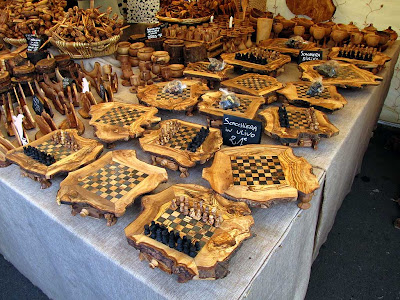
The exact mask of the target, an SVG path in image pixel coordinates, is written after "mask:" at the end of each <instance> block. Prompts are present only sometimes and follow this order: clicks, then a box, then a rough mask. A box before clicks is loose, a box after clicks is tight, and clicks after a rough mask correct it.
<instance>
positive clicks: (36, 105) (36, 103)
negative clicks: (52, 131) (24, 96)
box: [32, 95, 43, 116]
mask: <svg viewBox="0 0 400 300" xmlns="http://www.w3.org/2000/svg"><path fill="white" fill-rule="evenodd" d="M32 108H33V111H34V112H35V113H36V114H37V115H39V116H40V115H42V112H43V104H42V102H41V101H40V100H39V98H38V97H37V96H36V95H33V97H32Z"/></svg>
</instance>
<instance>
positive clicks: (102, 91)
mask: <svg viewBox="0 0 400 300" xmlns="http://www.w3.org/2000/svg"><path fill="white" fill-rule="evenodd" d="M99 96H100V98H101V99H103V100H105V98H106V89H105V88H104V85H103V84H100V91H99Z"/></svg>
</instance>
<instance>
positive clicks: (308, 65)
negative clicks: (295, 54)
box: [299, 60, 383, 88]
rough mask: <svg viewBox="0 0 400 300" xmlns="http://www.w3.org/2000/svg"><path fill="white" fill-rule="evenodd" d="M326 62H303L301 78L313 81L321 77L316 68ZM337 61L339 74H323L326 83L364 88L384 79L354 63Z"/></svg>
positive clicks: (300, 66) (323, 80)
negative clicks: (331, 75) (330, 75)
mask: <svg viewBox="0 0 400 300" xmlns="http://www.w3.org/2000/svg"><path fill="white" fill-rule="evenodd" d="M325 62H326V61H323V60H313V61H308V62H304V63H301V64H300V65H299V68H300V70H301V71H302V72H303V73H302V75H301V79H303V80H307V81H313V80H315V79H317V78H319V77H321V74H320V73H318V71H317V70H315V68H316V67H318V66H320V65H322V64H324V63H325ZM337 62H338V64H339V67H338V73H337V76H335V77H327V76H322V82H323V84H324V85H325V84H332V85H335V86H339V87H343V88H347V87H355V88H362V87H363V86H366V85H379V84H380V81H382V80H383V78H382V77H379V76H376V75H374V74H372V73H371V72H369V71H367V70H363V69H360V68H358V67H357V66H355V65H353V64H350V63H345V62H341V61H337Z"/></svg>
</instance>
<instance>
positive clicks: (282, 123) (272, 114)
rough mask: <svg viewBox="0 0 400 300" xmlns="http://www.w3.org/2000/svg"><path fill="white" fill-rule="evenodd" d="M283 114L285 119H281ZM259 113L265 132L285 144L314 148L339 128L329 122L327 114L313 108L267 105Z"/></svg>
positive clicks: (337, 132) (335, 133)
mask: <svg viewBox="0 0 400 300" xmlns="http://www.w3.org/2000/svg"><path fill="white" fill-rule="evenodd" d="M281 110H282V113H280V111H281ZM283 114H284V115H285V118H286V120H283V119H284V118H283V116H282V115H283ZM259 115H260V117H262V118H263V119H264V131H265V134H267V135H268V136H270V137H272V138H275V139H278V140H279V141H280V142H281V143H282V144H283V145H286V146H292V147H313V148H314V149H315V148H317V146H318V143H319V141H320V139H321V138H322V137H324V138H328V137H332V136H335V135H337V134H339V129H337V128H336V127H335V126H334V125H332V124H331V123H330V122H329V119H328V118H327V116H326V115H325V114H324V113H322V112H320V111H317V110H314V109H313V108H301V107H294V106H283V107H282V108H280V107H269V108H267V109H265V110H263V111H262V112H260V113H259Z"/></svg>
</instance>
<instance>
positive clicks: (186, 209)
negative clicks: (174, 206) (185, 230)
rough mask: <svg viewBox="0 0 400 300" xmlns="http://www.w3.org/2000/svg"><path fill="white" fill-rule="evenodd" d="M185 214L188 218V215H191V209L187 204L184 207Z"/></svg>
mask: <svg viewBox="0 0 400 300" xmlns="http://www.w3.org/2000/svg"><path fill="white" fill-rule="evenodd" d="M183 214H184V215H185V216H187V215H188V214H189V207H188V206H187V205H186V203H185V205H184V206H183Z"/></svg>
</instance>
